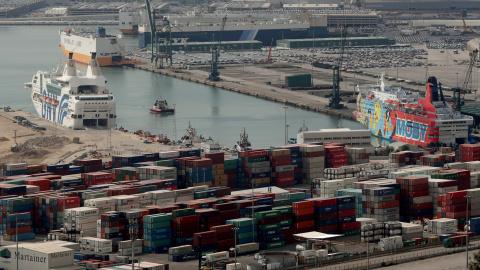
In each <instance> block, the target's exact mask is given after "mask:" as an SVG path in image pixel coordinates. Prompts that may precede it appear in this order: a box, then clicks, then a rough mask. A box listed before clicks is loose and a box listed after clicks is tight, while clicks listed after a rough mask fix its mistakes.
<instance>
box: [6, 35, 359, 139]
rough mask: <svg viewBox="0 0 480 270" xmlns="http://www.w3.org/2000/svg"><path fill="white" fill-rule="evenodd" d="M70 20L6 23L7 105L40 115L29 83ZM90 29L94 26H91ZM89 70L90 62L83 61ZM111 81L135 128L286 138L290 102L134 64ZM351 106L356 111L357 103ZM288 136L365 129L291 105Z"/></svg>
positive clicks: (57, 53)
mask: <svg viewBox="0 0 480 270" xmlns="http://www.w3.org/2000/svg"><path fill="white" fill-rule="evenodd" d="M63 28H65V26H0V36H1V40H2V49H1V50H0V57H1V58H0V59H2V61H1V62H0V74H1V80H0V83H1V86H0V96H1V98H0V107H4V106H11V107H12V108H13V109H22V110H25V111H28V112H30V113H34V114H35V109H34V107H33V104H32V101H31V99H30V89H27V88H24V83H25V82H30V81H31V79H32V77H33V75H34V74H35V73H36V72H37V71H38V70H51V69H53V68H55V67H56V65H57V63H58V62H59V61H64V60H65V56H64V54H63V52H62V50H61V48H60V47H59V44H60V36H59V30H60V29H63ZM84 28H94V26H88V27H84ZM105 28H106V29H107V34H112V35H117V34H119V33H120V32H119V31H118V27H117V26H106V27H105ZM126 39H127V40H126V44H127V47H128V48H127V49H133V48H135V47H136V45H137V43H138V42H137V37H133V36H130V37H126ZM79 69H80V70H86V66H80V68H79ZM102 72H103V74H104V76H105V77H106V78H107V80H108V82H107V88H108V89H109V90H110V91H111V92H113V94H114V96H115V99H116V101H117V127H121V126H122V127H124V128H125V129H128V130H129V131H135V130H138V129H142V130H149V131H151V132H152V133H153V134H166V135H167V136H168V137H169V138H170V139H173V134H174V132H173V129H174V128H173V127H174V123H176V129H177V139H180V137H181V136H183V134H184V133H185V130H186V128H187V127H188V123H189V121H190V122H191V124H192V126H193V127H194V128H196V129H197V131H198V133H199V134H203V136H204V137H206V138H208V137H211V138H212V139H214V140H215V141H218V142H219V143H220V144H222V145H225V146H227V147H233V145H234V144H235V143H236V142H237V141H238V139H239V135H240V133H241V132H242V131H243V128H244V127H245V128H246V131H247V133H248V134H249V139H250V141H251V143H252V146H253V147H254V148H264V147H270V146H275V145H283V144H284V140H285V109H284V108H283V107H284V106H285V105H284V104H282V103H276V102H271V101H267V100H263V99H259V98H255V97H251V96H246V95H242V94H238V93H234V92H230V91H226V90H222V89H219V88H215V87H211V86H206V85H201V84H196V83H193V82H188V81H183V80H180V79H176V78H172V77H168V76H165V75H160V74H155V73H151V72H147V71H142V70H137V69H133V68H109V67H103V68H102ZM156 99H166V100H167V101H168V103H169V105H170V106H173V104H175V107H176V113H175V115H173V114H170V115H155V114H151V113H150V111H149V109H150V107H152V105H153V104H154V102H155V100H156ZM350 106H351V107H352V112H353V110H354V107H353V106H354V105H353V104H352V105H350ZM286 117H287V121H286V123H287V125H288V126H289V127H288V133H289V137H296V133H297V132H298V129H299V128H300V127H301V126H302V122H303V120H305V122H306V124H307V126H308V128H309V130H318V129H322V128H336V127H337V126H339V125H341V126H343V127H348V128H352V129H363V127H362V126H361V124H360V123H357V122H355V121H352V120H346V119H341V120H340V119H339V118H337V117H332V116H329V115H324V114H319V113H314V112H311V111H304V110H301V109H298V108H295V107H288V108H287V109H286Z"/></svg>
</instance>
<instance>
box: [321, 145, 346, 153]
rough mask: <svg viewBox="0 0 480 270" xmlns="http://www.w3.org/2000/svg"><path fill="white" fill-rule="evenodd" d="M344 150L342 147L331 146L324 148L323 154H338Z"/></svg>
mask: <svg viewBox="0 0 480 270" xmlns="http://www.w3.org/2000/svg"><path fill="white" fill-rule="evenodd" d="M344 150H345V148H344V147H343V146H332V145H327V146H325V152H327V153H338V152H343V151H344Z"/></svg>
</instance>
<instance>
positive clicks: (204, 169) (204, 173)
mask: <svg viewBox="0 0 480 270" xmlns="http://www.w3.org/2000/svg"><path fill="white" fill-rule="evenodd" d="M202 170H203V184H204V185H205V179H206V177H205V176H206V171H207V169H206V168H205V167H204V168H202Z"/></svg>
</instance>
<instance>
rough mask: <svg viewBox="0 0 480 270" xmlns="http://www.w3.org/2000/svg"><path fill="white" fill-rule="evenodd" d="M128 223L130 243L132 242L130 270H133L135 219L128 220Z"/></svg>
mask: <svg viewBox="0 0 480 270" xmlns="http://www.w3.org/2000/svg"><path fill="white" fill-rule="evenodd" d="M128 222H129V223H130V241H132V270H135V238H136V237H135V233H136V230H135V229H136V226H137V222H136V218H129V219H128ZM134 224H135V225H134Z"/></svg>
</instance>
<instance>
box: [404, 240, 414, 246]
mask: <svg viewBox="0 0 480 270" xmlns="http://www.w3.org/2000/svg"><path fill="white" fill-rule="evenodd" d="M415 243H416V242H415V241H413V240H407V241H404V242H403V246H404V247H410V246H415Z"/></svg>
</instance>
